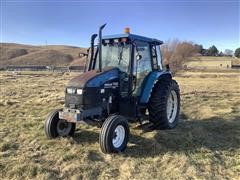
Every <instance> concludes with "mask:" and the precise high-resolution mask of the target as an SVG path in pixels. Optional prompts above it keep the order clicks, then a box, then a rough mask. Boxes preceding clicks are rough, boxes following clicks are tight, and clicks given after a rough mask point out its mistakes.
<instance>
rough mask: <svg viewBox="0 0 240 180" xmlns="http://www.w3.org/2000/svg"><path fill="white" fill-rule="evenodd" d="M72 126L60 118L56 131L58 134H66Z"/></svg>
mask: <svg viewBox="0 0 240 180" xmlns="http://www.w3.org/2000/svg"><path fill="white" fill-rule="evenodd" d="M71 128H72V124H71V123H69V122H67V121H65V120H62V119H60V120H59V121H58V123H57V132H58V134H59V136H67V135H68V134H69V133H70V131H71Z"/></svg>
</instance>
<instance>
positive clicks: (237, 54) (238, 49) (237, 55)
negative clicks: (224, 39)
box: [234, 48, 240, 58]
mask: <svg viewBox="0 0 240 180" xmlns="http://www.w3.org/2000/svg"><path fill="white" fill-rule="evenodd" d="M234 55H235V56H236V57H238V58H240V48H237V49H236V50H235V53H234Z"/></svg>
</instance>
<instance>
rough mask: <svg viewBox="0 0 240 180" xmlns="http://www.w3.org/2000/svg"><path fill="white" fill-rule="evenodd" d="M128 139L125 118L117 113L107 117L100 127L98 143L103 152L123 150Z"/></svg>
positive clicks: (127, 127)
mask: <svg viewBox="0 0 240 180" xmlns="http://www.w3.org/2000/svg"><path fill="white" fill-rule="evenodd" d="M128 139H129V126H128V122H127V120H126V118H124V117H123V116H119V115H114V116H110V117H108V118H107V119H106V120H105V121H104V123H103V125H102V128H101V132H100V136H99V143H100V148H101V150H102V152H103V153H117V152H121V151H124V150H125V149H126V147H127V143H128Z"/></svg>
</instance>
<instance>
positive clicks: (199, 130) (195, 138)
mask: <svg viewBox="0 0 240 180" xmlns="http://www.w3.org/2000/svg"><path fill="white" fill-rule="evenodd" d="M182 117H186V116H185V115H182ZM186 119H188V118H184V119H181V120H180V122H179V124H178V126H177V127H176V128H175V129H171V130H156V131H157V133H156V134H155V136H154V138H152V139H148V138H143V137H141V136H132V137H131V139H130V142H131V143H133V144H134V145H133V146H130V147H128V148H127V150H126V155H127V156H131V157H141V158H142V157H148V156H155V155H160V154H164V153H166V152H193V151H195V150H199V149H201V148H205V149H209V150H211V151H222V150H234V149H238V148H240V138H239V137H240V121H239V120H240V116H235V117H233V118H232V119H229V120H226V119H224V118H221V117H214V118H210V119H204V120H186Z"/></svg>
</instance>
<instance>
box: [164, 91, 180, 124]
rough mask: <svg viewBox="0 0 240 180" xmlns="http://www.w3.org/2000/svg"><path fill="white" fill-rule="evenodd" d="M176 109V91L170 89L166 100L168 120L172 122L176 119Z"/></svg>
mask: <svg viewBox="0 0 240 180" xmlns="http://www.w3.org/2000/svg"><path fill="white" fill-rule="evenodd" d="M177 109H178V100H177V93H176V92H175V91H174V90H172V91H171V93H170V94H169V97H168V100H167V118H168V122H170V123H173V122H174V120H175V119H176V115H177Z"/></svg>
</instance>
